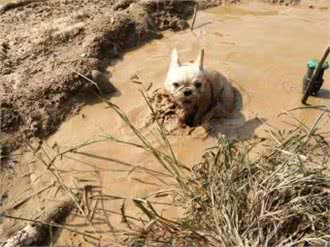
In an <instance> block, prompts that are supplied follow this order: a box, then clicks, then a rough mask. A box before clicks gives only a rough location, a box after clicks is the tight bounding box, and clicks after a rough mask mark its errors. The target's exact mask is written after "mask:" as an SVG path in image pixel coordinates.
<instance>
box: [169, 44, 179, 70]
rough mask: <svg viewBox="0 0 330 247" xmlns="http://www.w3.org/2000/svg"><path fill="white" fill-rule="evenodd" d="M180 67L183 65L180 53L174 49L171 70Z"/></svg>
mask: <svg viewBox="0 0 330 247" xmlns="http://www.w3.org/2000/svg"><path fill="white" fill-rule="evenodd" d="M180 65H181V63H180V60H179V56H178V51H177V49H176V48H174V49H173V50H172V54H171V63H170V68H175V67H179V66H180Z"/></svg>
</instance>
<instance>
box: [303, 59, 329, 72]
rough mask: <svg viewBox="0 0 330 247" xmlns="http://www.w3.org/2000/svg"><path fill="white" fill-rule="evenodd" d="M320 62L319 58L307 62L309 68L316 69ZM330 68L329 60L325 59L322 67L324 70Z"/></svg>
mask: <svg viewBox="0 0 330 247" xmlns="http://www.w3.org/2000/svg"><path fill="white" fill-rule="evenodd" d="M318 64H319V61H318V60H316V59H309V60H308V62H307V67H308V68H309V69H312V70H314V69H316V67H317V65H318ZM328 68H329V63H328V61H324V63H323V64H322V68H321V69H322V70H326V69H328Z"/></svg>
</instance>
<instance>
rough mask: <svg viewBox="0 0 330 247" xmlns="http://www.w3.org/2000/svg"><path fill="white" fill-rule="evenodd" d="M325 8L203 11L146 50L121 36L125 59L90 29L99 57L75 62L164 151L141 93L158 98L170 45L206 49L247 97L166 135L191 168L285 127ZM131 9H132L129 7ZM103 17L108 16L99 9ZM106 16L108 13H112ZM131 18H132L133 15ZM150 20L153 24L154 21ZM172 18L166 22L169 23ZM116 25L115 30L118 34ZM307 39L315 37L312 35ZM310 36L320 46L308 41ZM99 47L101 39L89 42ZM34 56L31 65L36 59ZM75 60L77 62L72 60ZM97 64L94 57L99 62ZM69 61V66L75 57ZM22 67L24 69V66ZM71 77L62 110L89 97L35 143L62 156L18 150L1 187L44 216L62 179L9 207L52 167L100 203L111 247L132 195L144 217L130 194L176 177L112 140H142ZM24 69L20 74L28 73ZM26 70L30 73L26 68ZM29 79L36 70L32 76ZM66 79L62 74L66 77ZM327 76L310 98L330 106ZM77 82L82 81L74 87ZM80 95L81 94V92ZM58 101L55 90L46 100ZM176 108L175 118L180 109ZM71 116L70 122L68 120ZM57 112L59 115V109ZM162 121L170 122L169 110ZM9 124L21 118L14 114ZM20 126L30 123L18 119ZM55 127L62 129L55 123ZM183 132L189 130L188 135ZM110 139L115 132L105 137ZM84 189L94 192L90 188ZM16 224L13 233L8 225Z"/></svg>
mask: <svg viewBox="0 0 330 247" xmlns="http://www.w3.org/2000/svg"><path fill="white" fill-rule="evenodd" d="M128 2H129V1H128ZM127 5H128V3H127V1H126V2H123V3H121V4H120V5H117V7H116V8H118V10H117V11H123V12H121V14H123V15H120V16H119V17H118V18H119V19H120V20H122V19H121V18H124V19H125V20H126V21H127V19H128V20H131V19H130V18H131V17H130V15H129V14H127V15H126V14H125V13H126V11H127V10H130V8H132V5H130V7H127V8H126V6H127ZM133 5H134V3H133ZM326 6H327V5H326V4H323V5H322V9H321V7H320V8H314V9H312V10H310V9H309V7H308V6H306V7H295V8H293V7H287V6H276V5H266V4H260V3H250V2H249V3H246V4H241V5H234V6H223V7H219V8H214V9H210V10H207V11H201V12H200V13H199V14H198V18H197V22H196V24H195V30H194V31H193V32H191V31H190V30H186V31H183V32H179V33H172V32H162V35H163V38H162V39H155V40H153V41H151V42H149V43H147V44H144V45H142V46H140V47H139V49H129V50H125V49H124V47H125V45H124V44H123V43H120V42H119V41H118V40H120V39H118V40H117V39H116V42H117V41H118V42H119V43H118V44H119V45H118V48H117V46H116V49H118V51H125V54H124V55H123V56H118V54H117V52H115V51H114V50H111V52H109V53H107V52H108V51H109V50H108V49H106V48H105V47H103V48H101V47H100V46H99V45H100V44H103V43H102V42H105V43H106V42H107V41H109V40H110V41H111V42H112V39H113V37H112V36H111V35H110V36H107V37H104V36H103V35H105V34H104V32H103V31H99V32H97V33H94V32H91V33H92V34H91V35H92V36H87V37H90V38H91V39H92V37H96V38H97V40H96V41H95V40H93V42H92V41H91V43H89V41H88V42H87V41H86V40H85V41H83V43H84V42H86V44H87V45H88V46H86V47H85V48H86V49H87V50H88V51H93V54H99V55H98V56H96V57H92V58H91V57H89V55H88V56H87V58H88V59H87V61H90V64H88V63H87V62H86V61H85V58H84V59H81V60H82V61H83V62H82V64H83V65H85V66H86V68H85V69H86V71H83V70H81V68H80V67H79V66H78V65H77V67H74V69H76V70H77V71H80V72H82V73H86V74H87V75H88V73H89V72H90V71H91V70H92V69H97V70H100V71H102V72H104V73H105V74H109V75H111V77H110V80H111V82H112V83H113V85H114V86H115V87H116V88H117V89H118V91H117V92H116V93H114V94H113V95H111V102H112V103H113V104H116V105H118V106H119V107H120V108H121V109H122V110H123V112H125V113H126V114H127V116H128V118H129V120H130V121H131V122H132V123H133V124H134V126H136V127H137V128H138V129H139V130H140V131H141V133H142V134H143V135H144V136H145V137H146V138H148V140H149V141H150V143H151V144H152V145H154V146H155V148H157V149H160V150H164V148H163V146H162V143H161V142H159V137H158V136H157V133H158V132H157V128H156V129H155V128H154V127H155V124H152V125H148V126H145V125H144V124H145V118H146V116H148V115H149V114H150V110H149V108H148V106H147V104H146V102H145V101H144V99H143V97H142V96H141V93H140V90H142V89H143V88H145V89H149V90H148V93H150V96H151V97H152V92H154V91H155V90H157V89H160V88H162V82H163V79H164V76H165V75H166V71H167V66H168V62H169V54H170V51H171V49H172V48H174V47H177V48H178V50H179V53H180V55H182V57H183V58H184V59H185V60H186V59H187V60H189V59H191V58H194V57H195V56H196V54H197V52H198V50H199V49H200V48H205V49H206V58H205V61H206V65H207V67H212V68H216V69H218V70H220V71H221V72H222V73H224V74H226V75H227V76H228V78H230V79H231V80H232V81H233V84H234V86H235V87H236V88H237V89H238V90H239V92H240V95H241V99H240V101H241V106H240V108H239V110H238V111H237V112H236V113H235V114H234V116H232V117H231V118H228V119H217V120H214V121H212V122H211V123H210V124H209V126H201V127H199V128H196V129H194V130H193V132H192V133H189V131H190V129H189V128H186V129H184V128H182V130H179V131H178V133H177V134H174V135H172V134H171V135H169V136H168V138H169V141H170V143H171V144H172V147H173V150H174V152H175V155H176V157H177V159H178V160H179V161H180V162H182V163H183V164H184V165H186V166H187V167H188V168H189V167H191V166H192V165H193V164H196V163H198V162H199V160H200V157H202V155H203V153H205V149H207V148H208V147H211V146H212V145H214V144H215V143H216V140H217V137H218V136H219V135H225V136H227V137H228V138H234V139H241V140H249V139H251V138H253V137H254V136H256V135H258V136H262V135H263V134H264V130H267V127H268V125H274V126H276V127H278V128H281V127H283V126H284V127H285V126H287V125H286V123H283V122H282V121H281V120H282V119H279V118H278V115H279V113H281V112H283V111H287V110H288V109H291V108H295V107H299V106H300V98H301V81H302V77H303V75H304V73H305V70H306V69H305V67H306V64H305V63H306V61H307V60H308V59H309V58H311V57H319V56H320V53H321V52H322V51H323V49H324V45H325V44H326V43H327V42H328V40H329V35H328V34H327V33H325V32H324V30H325V29H326V28H327V27H328V23H329V16H330V15H329V10H328V9H326ZM124 8H126V9H125V10H124ZM55 9H56V8H55ZM121 9H122V10H121ZM6 13H7V14H8V13H9V12H6ZM96 15H97V14H96ZM104 16H107V13H104ZM104 16H102V18H104ZM91 18H93V17H91ZM97 18H100V19H101V16H99V17H97ZM108 18H109V19H110V17H108ZM126 18H127V19H126ZM153 18H156V17H153ZM93 20H94V19H93ZM104 20H107V18H104ZM99 21H101V20H99ZM91 22H92V21H91ZM99 23H101V22H99ZM115 23H117V24H112V25H114V26H116V25H119V26H120V25H122V24H125V23H126V22H125V21H124V22H123V23H122V22H120V23H122V24H118V22H115ZM129 23H131V22H130V21H129ZM143 23H145V22H143ZM151 23H153V21H152V20H151ZM126 24H127V23H126ZM126 24H125V25H126ZM165 24H168V23H167V22H165ZM0 25H1V24H0ZM102 25H103V24H102ZM112 25H111V24H110V25H109V26H107V28H110V27H111V28H114V27H113V26H112ZM125 25H123V26H125ZM87 26H88V25H87ZM119 26H118V28H119ZM127 26H128V27H130V28H132V30H133V31H134V30H135V29H136V28H138V27H141V26H140V25H138V24H136V23H135V22H133V24H127ZM127 26H126V27H127ZM132 26H133V27H132ZM102 27H103V28H105V27H104V26H102ZM121 27H122V26H121ZM306 27H308V28H306ZM95 28H100V27H95ZM1 30H2V29H1ZM88 30H91V29H88ZM97 30H99V29H97ZM111 30H112V29H111ZM111 30H110V31H109V32H110V33H112V31H111ZM116 30H117V29H116ZM124 30H126V29H124ZM130 30H131V29H130ZM139 30H140V29H139ZM143 30H144V29H143ZM148 30H149V29H148ZM152 30H154V29H152ZM158 30H159V28H158V27H157V26H156V29H155V31H152V32H151V31H150V35H151V37H154V36H153V35H154V34H156V36H155V37H158V34H159V32H158ZM274 30H275V31H274ZM117 31H118V33H112V34H116V35H118V37H122V36H121V35H123V37H122V39H123V40H126V39H127V38H129V37H132V36H131V32H130V33H128V32H127V33H126V34H125V33H124V34H122V33H121V32H120V31H119V29H118V30H117ZM134 33H135V31H134V32H133V37H135V36H134V35H135V34H134ZM119 34H120V35H119ZM80 35H81V34H80V33H79V34H77V37H81V38H82V37H85V36H80ZM1 37H2V36H1ZM307 37H308V40H309V42H305V41H306V39H307ZM83 40H84V39H83ZM132 40H135V38H132ZM137 40H139V39H137ZM303 41H304V42H303ZM127 42H128V41H127ZM139 42H140V41H139ZM139 42H137V41H136V40H135V41H134V42H133V41H132V43H130V42H128V44H139ZM141 42H142V41H141ZM68 43H69V44H70V42H67V43H65V44H66V45H68ZM114 43H115V42H114ZM311 43H312V44H313V46H311V45H310V44H311ZM84 44H85V43H84ZM93 44H94V45H95V46H92V45H93ZM107 44H110V43H107ZM115 44H117V43H115ZM79 47H80V46H79V45H77V48H75V49H73V50H72V47H71V50H72V51H71V50H70V49H67V50H66V49H65V47H61V50H62V51H65V52H67V53H68V54H67V56H69V53H70V52H73V53H74V54H76V52H77V51H76V50H79V49H80V48H79ZM91 47H92V48H93V49H92V48H91ZM106 47H108V46H106ZM119 48H120V49H119ZM94 52H95V53H94ZM112 52H114V54H112ZM77 53H78V52H77ZM103 53H105V54H103ZM51 54H52V53H51ZM61 54H62V53H61ZM86 54H89V53H86ZM65 55H66V54H65V53H63V56H64V58H65V59H63V61H62V62H63V63H67V61H68V60H67V59H68V58H67V57H65ZM108 57H110V59H108ZM52 59H53V58H50V62H51V63H53V62H54V61H53V60H52ZM29 61H30V62H31V60H29ZM70 61H71V62H72V60H69V62H70ZM79 61H80V60H79ZM93 61H94V62H95V63H96V64H94V63H92V62H93ZM85 62H86V63H85ZM35 63H37V61H36V62H35ZM26 64H27V63H26ZM26 64H25V65H26ZM93 64H94V65H93ZM43 65H45V66H46V65H47V62H46V61H44V63H43ZM67 65H68V66H69V65H70V63H68V64H67ZM87 65H88V66H87ZM96 65H97V66H96ZM27 66H28V65H27ZM59 66H60V68H62V71H58V72H56V71H57V70H56V68H55V72H56V73H60V72H63V73H65V69H66V68H65V66H64V65H63V64H61V63H60V64H59ZM61 66H62V67H61ZM70 66H72V64H71V65H70ZM70 66H69V67H70ZM28 67H29V66H28ZM46 68H48V67H46ZM21 70H22V71H23V68H21ZM21 70H20V71H21ZM38 73H42V72H38ZM56 73H55V75H56ZM68 74H70V75H71V76H72V77H73V80H71V81H70V82H73V81H74V82H77V84H76V83H74V85H71V83H69V84H68V85H67V84H65V85H66V86H65V87H61V88H66V89H67V90H68V91H67V92H66V93H65V95H67V97H68V98H66V99H67V101H63V105H61V106H62V107H63V108H65V107H66V106H70V104H69V103H70V102H71V101H70V100H71V99H73V100H72V101H73V103H72V104H71V106H75V105H78V104H81V103H82V102H87V103H86V105H85V106H84V107H82V108H81V110H80V112H79V113H78V114H75V115H74V116H72V117H70V118H68V119H67V121H64V122H63V123H62V124H61V125H60V127H59V128H58V130H57V131H56V132H55V133H54V134H53V135H51V136H50V137H49V138H47V139H45V140H44V141H43V143H38V142H37V143H35V145H33V146H35V147H38V148H39V149H38V150H37V148H36V153H37V154H38V155H40V156H41V157H43V158H44V160H45V161H46V162H47V163H48V162H49V160H51V159H52V158H53V157H55V156H57V159H56V162H54V163H53V164H52V169H47V168H45V166H44V165H43V164H42V162H41V161H40V160H39V159H38V158H37V157H35V156H34V154H33V153H29V152H26V153H24V155H23V156H22V157H21V156H17V157H19V158H22V160H18V161H19V162H18V164H17V166H16V168H15V170H14V171H13V172H15V173H14V174H10V175H8V176H2V177H1V179H2V182H1V184H2V185H4V186H3V187H1V190H2V192H3V194H7V199H4V201H3V204H4V209H6V212H7V213H10V214H11V215H16V216H26V215H28V216H29V217H31V218H38V216H39V215H40V214H41V213H42V212H43V211H44V210H45V208H48V207H49V205H50V204H52V203H54V204H56V203H58V202H59V201H61V199H62V198H63V197H64V196H65V194H66V193H64V192H63V191H61V190H58V184H56V185H57V186H54V187H50V188H49V189H47V190H46V191H44V192H42V193H40V194H38V195H36V196H31V197H30V199H29V200H27V201H26V202H25V203H23V204H21V205H20V206H19V207H17V208H14V209H13V208H11V205H15V203H16V202H17V201H21V200H22V198H23V199H25V196H22V195H31V194H33V193H36V192H38V191H39V190H40V189H42V188H44V187H45V186H46V187H47V186H48V185H49V182H51V184H52V183H53V180H54V175H53V174H52V171H54V172H56V174H57V175H59V176H60V177H61V179H62V181H63V182H64V183H65V184H66V185H67V186H69V187H70V188H72V189H73V190H74V191H80V192H83V193H85V194H86V198H87V201H88V203H87V205H88V207H85V208H84V210H85V211H86V212H91V211H93V208H95V213H94V217H93V219H92V223H93V224H94V226H95V228H96V229H97V236H102V241H103V242H102V244H100V245H101V246H105V245H106V244H108V245H109V244H111V243H112V242H111V239H112V240H113V239H115V238H116V232H117V231H118V232H120V231H121V230H125V229H127V224H125V223H124V222H123V220H122V217H121V216H120V211H121V208H122V205H123V202H125V212H126V214H127V216H128V217H129V220H130V222H132V221H134V222H135V220H134V219H138V222H141V221H140V220H139V218H140V217H142V220H143V216H142V214H141V213H140V212H139V210H137V209H136V207H135V206H134V205H133V203H132V198H135V197H145V196H147V195H150V193H154V192H157V191H159V190H164V187H166V189H167V188H168V189H173V187H171V186H172V185H173V183H174V181H173V179H172V178H171V177H170V176H168V174H166V171H164V170H165V169H164V168H163V167H162V166H161V165H160V164H159V162H157V160H156V159H155V158H154V157H152V156H151V155H150V152H148V151H147V150H144V149H139V148H136V147H132V146H127V145H124V144H123V143H118V142H116V141H115V142H114V140H123V141H125V142H129V143H138V144H140V142H139V140H138V139H137V138H136V136H134V134H133V132H132V131H131V130H130V129H129V128H128V127H127V125H126V124H125V123H123V121H122V119H120V118H119V117H118V115H117V114H116V113H115V112H114V111H113V110H111V109H109V108H108V107H107V105H106V104H104V103H102V102H99V101H98V100H95V98H94V97H93V94H92V93H91V91H90V89H89V88H90V87H91V85H89V84H88V82H87V81H85V80H82V79H81V78H79V77H78V76H76V74H75V73H73V72H70V73H69V72H68ZM51 75H54V74H53V73H52V74H50V75H49V77H48V78H50V77H51ZM65 75H66V74H65ZM134 75H137V76H138V77H139V78H140V79H141V81H143V82H144V83H145V84H143V85H141V84H139V83H134V82H132V78H134ZM21 76H23V72H22V75H21ZM24 76H28V75H25V74H24ZM40 76H41V74H40ZM32 77H34V76H33V75H32ZM6 78H7V77H6ZM36 78H37V77H36ZM59 78H61V77H60V76H59ZM53 82H54V81H53ZM328 82H329V74H328V73H327V74H326V76H325V84H324V86H323V89H322V92H321V94H320V95H319V96H318V97H311V98H310V99H309V103H311V104H313V105H329V91H328V88H329V83H328ZM78 84H79V85H78ZM80 84H81V85H80ZM85 84H87V85H88V86H86V87H87V88H88V89H85V86H83V85H85ZM47 85H48V84H47ZM52 85H53V84H52ZM55 85H56V84H55ZM61 85H64V84H61ZM76 85H78V86H77V87H76ZM53 86H54V85H53ZM71 86H72V87H75V88H76V89H77V91H71V89H72V88H71ZM80 86H81V88H80ZM78 88H79V89H78ZM22 90H23V88H21V89H19V92H22ZM85 90H86V91H85ZM38 92H40V91H38ZM69 92H71V93H69ZM79 92H82V93H81V95H80V93H79ZM40 95H41V96H40V97H41V99H42V100H41V101H44V97H43V94H40ZM38 96H39V95H35V99H36V100H37V101H36V102H39V101H38V99H37V98H38ZM69 96H70V97H69ZM79 96H81V97H79ZM86 96H87V97H86ZM7 97H8V96H7ZM91 98H93V99H91ZM52 99H53V98H52V97H50V98H49V99H48V100H52ZM165 101H166V100H165ZM15 102H17V101H15ZM33 102H34V101H32V102H30V103H31V104H32V103H33ZM166 104H167V103H166ZM166 104H164V105H166ZM71 106H70V107H69V109H68V110H67V111H65V114H64V113H63V114H64V115H66V116H67V114H71V113H72V112H73V111H72V109H73V108H72V107H71ZM158 107H159V108H158V109H162V107H163V106H162V102H160V105H158ZM23 109H24V108H23ZM33 109H34V108H33ZM47 109H57V110H54V112H53V114H55V113H56V114H58V115H59V116H61V114H62V112H61V111H62V108H55V107H54V108H47ZM58 109H61V111H59V110H58ZM19 110H20V108H18V109H17V112H19ZM8 112H9V111H8ZM63 112H64V109H63ZM165 112H166V111H165ZM289 113H290V114H292V115H293V116H294V117H295V118H297V119H298V120H299V121H303V122H304V123H305V124H306V125H307V126H309V127H310V126H312V125H313V123H314V121H315V119H316V118H317V116H318V114H319V113H320V110H317V109H310V110H304V111H294V112H289ZM46 114H48V113H46ZM171 114H172V113H171ZM171 114H169V116H174V115H171ZM64 115H63V119H64V118H65V117H64ZM55 117H56V119H62V118H58V116H55ZM161 119H162V117H161ZM163 119H165V121H167V120H169V121H170V122H171V121H172V120H171V117H169V118H168V119H167V118H163ZM12 121H14V122H15V121H22V120H20V118H18V120H16V119H15V118H13V120H12ZM23 124H24V122H22V124H21V125H20V126H23ZM289 124H291V123H289ZM321 125H322V126H323V128H324V129H325V130H327V129H329V121H326V122H324V123H322V124H321ZM8 126H9V125H8ZM51 126H54V129H56V128H57V127H56V126H58V125H55V124H54V125H51ZM186 130H188V133H187V132H185V131H186ZM206 130H207V131H206ZM8 133H14V131H13V132H10V131H8ZM194 133H195V134H194ZM105 137H106V138H108V139H106V140H104V139H103V138H105ZM94 141H95V142H94ZM86 142H92V143H91V144H90V145H86V146H83V147H80V145H81V144H82V143H86ZM41 144H42V145H41ZM66 150H71V151H70V152H67V153H66V154H65V155H59V153H61V152H65V151H66ZM38 157H39V156H38ZM86 188H89V189H88V190H86ZM150 200H157V202H158V204H157V208H156V209H157V210H158V212H160V213H161V214H162V215H163V216H164V217H168V218H170V219H173V218H174V219H175V218H176V217H177V216H178V215H180V214H181V213H182V211H181V210H180V209H179V208H176V207H175V205H174V204H173V203H172V201H171V198H169V197H166V195H165V196H163V197H161V198H156V197H151V198H150ZM101 202H102V203H101ZM84 205H86V204H84ZM44 207H45V208H44ZM109 222H110V223H109ZM67 224H69V225H70V226H72V227H74V228H75V229H79V230H81V231H86V232H89V233H90V232H93V227H91V226H90V225H89V224H88V223H87V222H86V218H85V217H83V215H81V214H74V215H72V217H70V218H69V219H68V221H67ZM22 226H24V224H23V223H22V222H20V221H9V220H5V222H4V225H3V227H2V230H3V232H2V234H0V235H1V236H10V235H11V234H10V233H13V229H17V228H18V229H19V228H21V227H22ZM114 228H116V231H115V230H114ZM10 230H12V231H11V232H10ZM160 234H161V233H160ZM1 240H2V239H1ZM55 240H56V244H57V245H74V246H78V245H82V246H95V245H97V244H98V242H97V241H95V240H90V239H85V238H84V237H81V236H77V235H76V234H74V233H72V232H70V231H63V232H61V234H60V235H59V236H57V237H56V239H55Z"/></svg>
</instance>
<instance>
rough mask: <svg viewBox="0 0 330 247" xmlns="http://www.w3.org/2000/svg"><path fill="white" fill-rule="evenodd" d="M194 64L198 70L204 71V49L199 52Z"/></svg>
mask: <svg viewBox="0 0 330 247" xmlns="http://www.w3.org/2000/svg"><path fill="white" fill-rule="evenodd" d="M195 64H196V65H197V66H198V68H199V69H200V70H203V69H204V49H202V50H201V52H200V54H199V55H198V57H197V59H196V62H195Z"/></svg>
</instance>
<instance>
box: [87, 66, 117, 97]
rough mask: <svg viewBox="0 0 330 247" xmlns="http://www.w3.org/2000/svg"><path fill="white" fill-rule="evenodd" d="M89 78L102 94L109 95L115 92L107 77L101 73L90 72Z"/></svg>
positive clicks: (96, 71)
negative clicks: (90, 77)
mask: <svg viewBox="0 0 330 247" xmlns="http://www.w3.org/2000/svg"><path fill="white" fill-rule="evenodd" d="M91 76H92V79H93V81H94V82H95V83H96V84H97V86H98V88H99V89H100V90H101V92H102V93H105V94H110V93H114V92H116V91H117V89H116V88H115V86H114V85H112V83H111V82H110V81H109V79H108V77H107V76H106V75H105V74H104V73H102V72H101V71H98V70H92V73H91Z"/></svg>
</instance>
